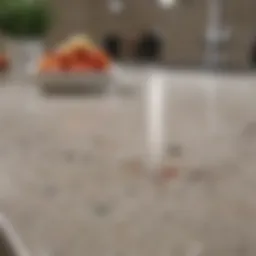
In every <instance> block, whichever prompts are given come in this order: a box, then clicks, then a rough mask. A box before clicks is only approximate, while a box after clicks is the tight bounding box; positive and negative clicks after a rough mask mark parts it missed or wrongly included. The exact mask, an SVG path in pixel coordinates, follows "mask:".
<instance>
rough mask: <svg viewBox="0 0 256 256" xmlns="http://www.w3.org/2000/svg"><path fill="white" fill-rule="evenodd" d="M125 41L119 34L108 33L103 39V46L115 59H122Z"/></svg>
mask: <svg viewBox="0 0 256 256" xmlns="http://www.w3.org/2000/svg"><path fill="white" fill-rule="evenodd" d="M122 44H123V42H122V39H121V37H119V36H118V35H114V34H113V35H112V34H111V35H107V36H106V37H105V38H104V40H103V48H104V49H105V51H106V52H107V53H108V54H109V55H110V56H111V57H112V58H113V59H121V57H122V50H123V49H122V48H123V45H122Z"/></svg>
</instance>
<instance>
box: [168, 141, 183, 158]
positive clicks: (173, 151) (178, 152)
mask: <svg viewBox="0 0 256 256" xmlns="http://www.w3.org/2000/svg"><path fill="white" fill-rule="evenodd" d="M167 153H168V155H169V156H172V157H181V156H182V153H183V152H182V147H181V146H180V145H177V144H173V145H169V146H168V148H167Z"/></svg>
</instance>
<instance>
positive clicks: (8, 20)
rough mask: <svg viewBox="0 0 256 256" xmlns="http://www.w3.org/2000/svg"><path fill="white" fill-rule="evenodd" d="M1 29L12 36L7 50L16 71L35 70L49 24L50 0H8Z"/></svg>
mask: <svg viewBox="0 0 256 256" xmlns="http://www.w3.org/2000/svg"><path fill="white" fill-rule="evenodd" d="M0 7H1V8H0V9H1V11H0V29H1V31H2V33H3V34H4V35H5V36H6V37H7V38H8V43H7V52H8V55H9V57H10V59H11V62H12V70H13V71H14V72H13V73H15V74H17V75H18V74H21V73H27V72H34V71H35V68H36V67H37V63H35V62H37V60H38V57H39V56H40V55H41V53H42V50H43V49H42V40H43V39H44V36H45V34H46V32H47V29H48V26H49V21H50V20H49V19H50V15H49V14H50V13H49V6H48V3H47V2H46V0H4V1H3V3H2V6H0Z"/></svg>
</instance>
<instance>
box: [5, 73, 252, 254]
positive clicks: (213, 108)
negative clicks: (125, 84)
mask: <svg viewBox="0 0 256 256" xmlns="http://www.w3.org/2000/svg"><path fill="white" fill-rule="evenodd" d="M126 72H127V74H128V75H130V76H132V75H133V79H134V81H135V80H136V78H137V77H139V76H140V78H143V79H144V81H147V79H148V77H149V75H152V74H158V75H160V76H161V77H163V79H164V80H165V84H166V88H165V90H166V93H165V96H166V99H167V103H166V126H165V127H166V135H167V139H166V142H167V143H166V145H167V148H166V157H165V159H164V160H163V166H165V168H166V169H167V170H168V168H169V169H171V168H173V169H175V170H176V172H177V175H176V176H175V177H171V176H168V175H160V179H159V175H151V174H152V173H149V172H148V170H146V169H145V168H144V160H145V159H144V158H143V156H144V155H145V148H144V137H145V136H144V135H145V127H144V122H143V118H144V115H143V113H144V109H143V101H142V96H143V90H144V89H145V84H143V83H142V81H143V79H142V80H141V81H140V82H141V83H142V87H141V93H138V95H133V96H126V97H121V96H115V95H106V96H104V97H100V98H97V97H93V98H88V97H86V98H79V99H75V98H70V99H69V98H60V97H59V98H48V99H47V98H44V97H43V96H42V95H40V94H39V93H38V91H37V90H36V88H35V86H34V85H20V84H17V85H15V84H8V83H7V84H5V86H3V87H2V88H0V142H1V143H0V165H1V166H0V170H1V172H0V210H1V211H2V212H3V213H4V214H5V215H6V216H8V218H9V219H10V220H11V222H12V223H13V225H14V226H15V227H16V229H17V230H18V232H19V234H20V236H21V237H22V239H23V241H24V243H25V244H26V245H27V246H28V247H29V249H30V250H31V254H32V255H38V256H50V255H54V256H70V255H72V256H80V255H81V256H83V255H90V256H102V255H104V256H105V255H109V256H113V255H116V256H121V255H122V256H125V255H132V256H136V255H138V256H151V255H152V256H156V255H158V256H169V255H175V256H183V255H184V256H187V255H188V256H197V255H206V256H215V255H218V256H229V255H230V256H234V255H237V256H238V255H243V256H255V254H256V245H255V239H256V222H255V221H254V220H255V214H256V201H255V197H254V195H255V192H256V175H255V166H256V158H255V155H256V111H255V110H256V102H255V99H256V87H255V85H256V79H255V78H254V77H247V76H245V77H229V76H223V77H218V76H207V75H201V74H198V73H188V74H184V73H182V72H176V73H172V72H168V73H165V72H164V71H159V70H158V71H157V70H156V71H153V73H152V71H150V72H146V71H140V74H139V72H138V70H137V71H136V70H132V69H129V70H127V71H126ZM138 81H139V79H138ZM138 81H137V82H135V83H139V82H138ZM138 85H139V84H138ZM138 88H140V87H139V86H138ZM213 88H217V90H216V91H214V90H213ZM215 92H217V94H216V95H217V97H215V96H214V95H215V94H214V93H215ZM159 173H160V172H159ZM161 173H162V174H163V172H161Z"/></svg>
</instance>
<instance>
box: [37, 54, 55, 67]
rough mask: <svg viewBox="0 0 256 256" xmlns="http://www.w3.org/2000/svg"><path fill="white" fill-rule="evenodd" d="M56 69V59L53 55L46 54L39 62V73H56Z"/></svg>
mask: <svg viewBox="0 0 256 256" xmlns="http://www.w3.org/2000/svg"><path fill="white" fill-rule="evenodd" d="M57 69H58V65H57V59H56V56H55V54H53V53H46V54H45V55H44V56H43V58H42V59H41V61H40V64H39V70H40V72H49V71H56V70H57Z"/></svg>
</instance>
